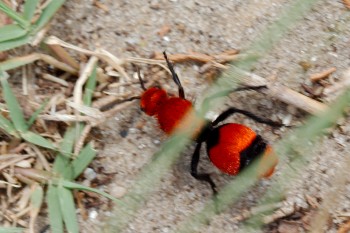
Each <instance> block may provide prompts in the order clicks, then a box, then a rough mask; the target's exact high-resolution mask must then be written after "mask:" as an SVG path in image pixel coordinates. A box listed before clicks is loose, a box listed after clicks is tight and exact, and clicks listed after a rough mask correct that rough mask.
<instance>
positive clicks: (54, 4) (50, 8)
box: [34, 0, 65, 31]
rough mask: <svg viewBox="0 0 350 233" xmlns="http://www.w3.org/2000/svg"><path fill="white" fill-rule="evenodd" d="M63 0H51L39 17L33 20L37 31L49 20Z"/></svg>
mask: <svg viewBox="0 0 350 233" xmlns="http://www.w3.org/2000/svg"><path fill="white" fill-rule="evenodd" d="M64 2H65V1H64V0H55V1H51V2H50V4H48V5H47V7H46V8H45V9H44V10H43V11H42V13H41V15H40V18H39V19H38V20H37V21H36V22H35V24H34V27H35V31H39V30H40V29H41V28H42V27H43V26H44V25H45V24H46V23H48V22H49V20H50V19H51V17H52V16H53V15H54V14H55V12H56V11H57V10H58V9H59V8H60V7H61V6H62V4H63V3H64Z"/></svg>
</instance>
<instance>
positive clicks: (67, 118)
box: [38, 114, 93, 122]
mask: <svg viewBox="0 0 350 233" xmlns="http://www.w3.org/2000/svg"><path fill="white" fill-rule="evenodd" d="M38 117H39V118H40V119H43V120H47V121H63V122H89V121H93V119H92V117H90V116H79V115H78V116H75V115H69V114H53V115H48V114H43V115H39V116H38Z"/></svg>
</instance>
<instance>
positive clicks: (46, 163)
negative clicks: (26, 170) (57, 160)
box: [30, 144, 51, 171]
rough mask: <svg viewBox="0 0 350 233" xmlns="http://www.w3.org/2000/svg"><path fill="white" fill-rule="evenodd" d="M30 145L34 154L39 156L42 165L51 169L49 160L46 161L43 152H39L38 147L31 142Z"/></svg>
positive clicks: (48, 169) (46, 168)
mask: <svg viewBox="0 0 350 233" xmlns="http://www.w3.org/2000/svg"><path fill="white" fill-rule="evenodd" d="M30 147H31V148H32V149H33V150H34V152H35V155H36V156H37V157H38V158H39V160H40V162H41V164H42V165H43V167H44V168H45V170H46V171H51V167H50V164H49V162H48V161H47V159H46V157H45V155H44V154H43V153H41V151H40V150H39V148H38V147H37V146H35V145H33V144H31V145H30Z"/></svg>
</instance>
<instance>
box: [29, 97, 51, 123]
mask: <svg viewBox="0 0 350 233" xmlns="http://www.w3.org/2000/svg"><path fill="white" fill-rule="evenodd" d="M48 103H49V100H48V99H47V100H45V101H44V103H42V105H41V106H40V108H38V109H37V110H36V111H35V112H34V113H33V114H32V116H31V117H30V118H29V120H28V122H27V127H28V129H29V128H30V127H31V126H32V124H33V123H34V121H35V120H36V118H37V117H38V115H39V114H40V113H41V112H42V111H43V110H44V108H45V107H46V105H47V104H48Z"/></svg>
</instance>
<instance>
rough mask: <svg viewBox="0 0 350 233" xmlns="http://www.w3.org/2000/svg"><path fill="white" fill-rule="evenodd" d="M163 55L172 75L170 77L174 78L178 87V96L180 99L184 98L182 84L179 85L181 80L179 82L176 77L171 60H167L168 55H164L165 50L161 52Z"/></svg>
mask: <svg viewBox="0 0 350 233" xmlns="http://www.w3.org/2000/svg"><path fill="white" fill-rule="evenodd" d="M163 55H164V58H165V60H166V63H167V64H168V67H169V70H170V72H171V75H172V77H173V80H174V82H175V83H176V85H177V86H178V88H179V97H180V98H182V99H185V91H184V88H183V87H182V85H181V82H180V79H179V77H178V76H177V74H176V73H175V70H174V66H173V64H171V62H170V61H169V59H168V56H167V55H166V52H165V51H164V52H163Z"/></svg>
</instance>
